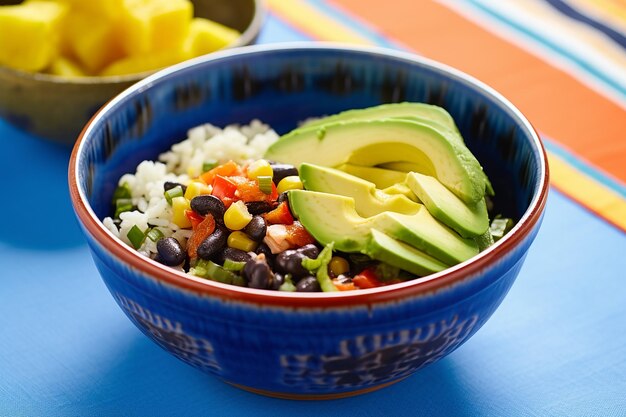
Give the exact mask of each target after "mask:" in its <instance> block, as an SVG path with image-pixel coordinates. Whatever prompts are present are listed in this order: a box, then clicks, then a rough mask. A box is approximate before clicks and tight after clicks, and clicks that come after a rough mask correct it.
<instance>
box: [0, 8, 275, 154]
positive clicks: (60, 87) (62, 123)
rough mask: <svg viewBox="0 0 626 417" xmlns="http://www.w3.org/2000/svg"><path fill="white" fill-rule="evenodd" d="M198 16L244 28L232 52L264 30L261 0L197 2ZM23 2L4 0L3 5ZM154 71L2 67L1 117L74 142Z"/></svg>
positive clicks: (46, 135)
mask: <svg viewBox="0 0 626 417" xmlns="http://www.w3.org/2000/svg"><path fill="white" fill-rule="evenodd" d="M192 2H193V4H194V10H195V15H196V16H198V17H205V18H208V19H211V20H214V21H216V22H219V23H222V24H224V25H226V26H229V27H232V28H234V29H237V30H239V31H240V32H241V33H242V35H241V36H240V37H239V39H238V40H237V41H236V42H235V43H233V44H231V45H229V46H228V48H233V47H238V46H243V45H249V44H252V43H254V42H255V40H256V38H257V36H258V34H259V32H260V30H261V26H262V21H263V17H264V8H263V5H262V2H261V1H260V0H192ZM16 3H20V1H11V0H0V5H8V4H16ZM153 72H156V70H155V71H148V72H143V73H137V74H130V75H124V76H111V77H75V78H66V77H60V76H56V75H50V74H43V73H29V72H24V71H18V70H14V69H11V68H7V67H3V66H0V118H3V119H5V120H6V121H7V122H9V123H10V124H12V125H14V126H16V127H18V128H19V129H22V130H25V131H27V132H29V133H32V134H34V135H37V136H40V137H42V138H45V139H50V140H53V141H56V142H61V143H66V144H72V143H74V141H75V140H76V138H77V137H78V134H79V133H80V131H81V130H82V128H83V126H84V125H85V124H86V123H87V122H88V121H89V119H90V118H91V117H92V116H93V114H94V113H95V112H96V111H97V110H98V109H99V108H100V107H101V106H102V105H103V104H105V103H106V102H107V101H108V100H109V99H111V98H112V97H114V96H115V95H117V94H118V93H120V92H121V91H123V90H125V89H126V88H127V87H129V86H131V85H132V84H134V83H135V82H137V81H139V80H141V79H143V78H145V77H146V76H148V75H150V74H152V73H153Z"/></svg>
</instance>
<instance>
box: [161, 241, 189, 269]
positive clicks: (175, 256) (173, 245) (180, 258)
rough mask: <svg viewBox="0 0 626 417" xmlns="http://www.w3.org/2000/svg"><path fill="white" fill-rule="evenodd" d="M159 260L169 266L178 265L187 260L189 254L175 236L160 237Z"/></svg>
mask: <svg viewBox="0 0 626 417" xmlns="http://www.w3.org/2000/svg"><path fill="white" fill-rule="evenodd" d="M156 246H157V251H158V253H159V257H158V260H159V262H161V263H162V264H165V265H168V266H176V265H180V264H182V263H183V262H185V258H186V257H187V254H186V253H185V251H184V250H183V248H182V246H180V243H179V242H178V240H176V239H175V238H173V237H166V238H163V239H159V241H158V242H157V245H156Z"/></svg>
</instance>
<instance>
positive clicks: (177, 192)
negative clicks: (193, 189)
mask: <svg viewBox="0 0 626 417" xmlns="http://www.w3.org/2000/svg"><path fill="white" fill-rule="evenodd" d="M163 194H164V195H165V199H166V200H167V203H168V204H169V205H170V206H171V205H172V199H174V198H176V197H182V196H183V187H181V186H180V185H177V186H176V187H174V188H170V189H169V190H167V191H165V192H164V193H163Z"/></svg>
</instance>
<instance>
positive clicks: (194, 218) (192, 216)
mask: <svg viewBox="0 0 626 417" xmlns="http://www.w3.org/2000/svg"><path fill="white" fill-rule="evenodd" d="M185 217H187V218H188V219H189V221H190V222H191V228H192V229H195V228H196V227H198V225H199V224H200V223H201V222H202V220H204V217H202V216H201V215H199V214H198V213H196V212H195V211H193V210H185Z"/></svg>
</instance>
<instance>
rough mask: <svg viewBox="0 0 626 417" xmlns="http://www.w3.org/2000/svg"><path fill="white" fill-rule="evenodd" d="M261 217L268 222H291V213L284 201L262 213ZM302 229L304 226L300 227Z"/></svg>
mask: <svg viewBox="0 0 626 417" xmlns="http://www.w3.org/2000/svg"><path fill="white" fill-rule="evenodd" d="M263 218H264V219H265V221H266V222H268V223H269V224H293V216H292V215H291V211H290V210H289V206H288V205H287V203H286V202H284V201H283V202H282V203H280V204H279V205H278V207H276V208H275V209H274V210H272V211H270V212H267V213H265V214H264V215H263ZM300 226H302V225H300ZM302 230H304V228H302ZM305 232H306V230H305ZM307 234H308V233H307Z"/></svg>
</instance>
